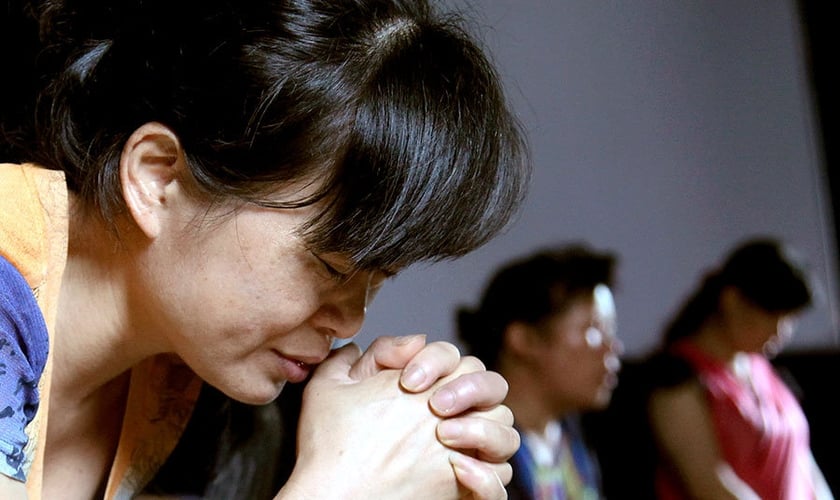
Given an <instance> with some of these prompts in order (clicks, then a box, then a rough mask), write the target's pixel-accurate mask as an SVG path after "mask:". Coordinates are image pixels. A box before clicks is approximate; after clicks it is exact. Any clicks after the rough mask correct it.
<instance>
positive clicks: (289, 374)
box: [272, 349, 325, 384]
mask: <svg viewBox="0 0 840 500" xmlns="http://www.w3.org/2000/svg"><path fill="white" fill-rule="evenodd" d="M272 352H273V353H274V354H275V355H276V356H277V359H278V360H279V365H280V371H281V372H282V374H283V376H284V378H285V379H286V380H288V381H289V382H291V383H293V384H296V383H298V382H303V381H304V380H306V378H307V377H308V376H309V373H310V372H311V371H312V369H313V368H314V366H315V365H317V364H318V363H320V362H322V361H323V360H324V359H325V357H324V356H296V355H286V354H283V353H282V352H280V351H278V350H275V349H272Z"/></svg>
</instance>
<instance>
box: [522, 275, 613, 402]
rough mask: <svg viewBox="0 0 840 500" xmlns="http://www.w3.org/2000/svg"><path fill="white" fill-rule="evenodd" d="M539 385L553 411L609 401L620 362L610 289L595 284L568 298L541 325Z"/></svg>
mask: <svg viewBox="0 0 840 500" xmlns="http://www.w3.org/2000/svg"><path fill="white" fill-rule="evenodd" d="M541 337H543V339H544V342H545V343H544V346H543V347H544V348H543V349H541V350H539V354H538V361H537V362H538V363H539V366H540V370H541V372H542V381H541V382H540V383H541V384H543V385H544V387H545V393H546V398H547V400H550V401H553V406H554V407H555V408H556V410H557V411H563V412H568V411H578V410H586V409H595V408H602V407H604V406H606V405H607V404H608V403H609V400H610V397H611V396H612V390H613V388H614V387H615V384H616V382H617V372H618V369H619V367H620V366H621V363H620V361H619V358H618V356H619V354H620V351H621V343H620V342H619V341H618V340H617V338H616V314H615V305H614V302H613V296H612V292H611V291H610V289H609V287H607V286H605V285H598V286H597V287H596V288H595V290H594V291H593V292H592V293H591V294H587V295H581V296H580V297H578V298H576V299H574V300H573V301H572V303H571V305H570V307H569V308H568V309H567V310H566V311H565V312H563V313H559V314H555V315H554V316H552V317H551V318H550V319H549V320H548V321H547V322H546V323H545V324H544V326H543V331H542V333H541Z"/></svg>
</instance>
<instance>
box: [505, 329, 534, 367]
mask: <svg viewBox="0 0 840 500" xmlns="http://www.w3.org/2000/svg"><path fill="white" fill-rule="evenodd" d="M533 330H534V327H533V326H531V325H529V324H527V323H523V322H522V321H514V322H513V323H510V324H508V326H507V327H506V328H505V332H504V346H505V350H506V351H508V352H510V353H511V354H513V355H514V356H516V357H518V358H526V359H528V358H530V357H531V352H532V351H533V349H534V338H535V334H536V332H534V331H533Z"/></svg>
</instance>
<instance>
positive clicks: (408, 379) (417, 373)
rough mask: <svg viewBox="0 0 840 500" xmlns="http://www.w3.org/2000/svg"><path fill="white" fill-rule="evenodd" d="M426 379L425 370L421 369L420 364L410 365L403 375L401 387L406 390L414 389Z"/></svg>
mask: <svg viewBox="0 0 840 500" xmlns="http://www.w3.org/2000/svg"><path fill="white" fill-rule="evenodd" d="M425 381H426V371H425V370H423V368H422V367H420V366H416V365H415V366H412V367H409V368H408V371H407V372H406V374H405V375H404V376H403V381H402V383H403V387H405V388H406V389H408V390H414V389H418V388H420V387H421V386H422V385H423V383H424V382H425Z"/></svg>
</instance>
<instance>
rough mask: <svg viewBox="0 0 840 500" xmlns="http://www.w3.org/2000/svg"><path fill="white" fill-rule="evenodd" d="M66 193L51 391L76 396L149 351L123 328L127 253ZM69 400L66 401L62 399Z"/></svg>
mask: <svg viewBox="0 0 840 500" xmlns="http://www.w3.org/2000/svg"><path fill="white" fill-rule="evenodd" d="M77 205H78V204H77V203H74V200H73V198H72V197H71V205H70V217H69V219H70V228H69V238H68V256H67V264H66V267H65V271H64V275H63V277H62V282H61V291H60V294H59V301H58V313H57V317H56V332H55V338H54V339H53V345H52V352H53V356H54V360H55V362H54V364H53V366H54V368H53V379H52V380H53V391H52V393H53V395H55V396H58V397H60V398H63V397H64V396H66V397H67V398H68V399H70V398H72V399H73V400H77V401H81V400H84V399H85V398H87V397H88V396H91V395H93V394H95V393H97V392H98V390H99V389H100V388H102V387H104V386H106V385H108V384H109V383H110V382H111V381H113V380H114V379H115V378H117V377H119V376H120V374H123V373H125V372H126V370H128V369H129V368H131V366H133V365H134V364H136V363H138V362H139V361H140V360H142V359H143V358H144V357H147V356H148V355H151V354H153V352H152V349H151V348H150V347H149V346H143V345H142V343H140V342H138V341H137V335H136V334H134V332H133V331H132V329H131V328H130V327H129V318H130V317H131V311H130V310H129V307H128V305H127V304H128V301H127V295H128V293H129V288H128V285H129V283H128V281H129V280H127V279H126V277H127V273H126V266H128V265H129V263H130V261H131V257H130V256H126V255H125V253H124V252H121V251H118V250H117V249H122V248H123V247H122V246H121V245H122V243H123V242H122V241H119V242H118V241H117V240H116V238H115V237H114V235H113V233H111V232H110V231H109V230H108V228H107V226H106V223H105V222H104V221H102V220H101V219H100V218H99V217H95V216H91V215H89V214H85V213H84V211H83V210H79V209H78V208H77ZM68 402H70V401H68Z"/></svg>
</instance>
